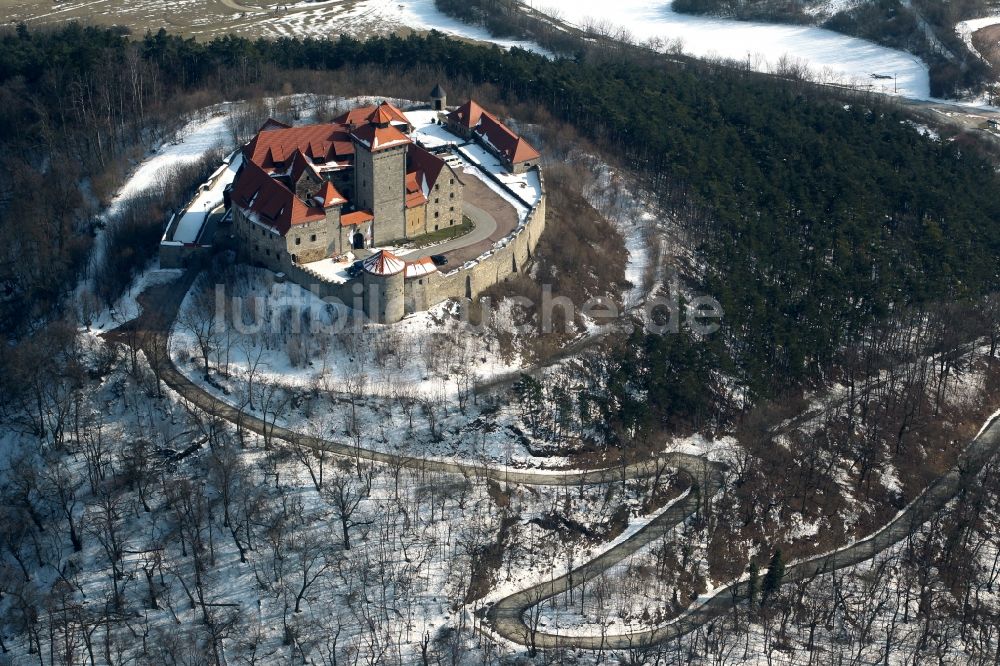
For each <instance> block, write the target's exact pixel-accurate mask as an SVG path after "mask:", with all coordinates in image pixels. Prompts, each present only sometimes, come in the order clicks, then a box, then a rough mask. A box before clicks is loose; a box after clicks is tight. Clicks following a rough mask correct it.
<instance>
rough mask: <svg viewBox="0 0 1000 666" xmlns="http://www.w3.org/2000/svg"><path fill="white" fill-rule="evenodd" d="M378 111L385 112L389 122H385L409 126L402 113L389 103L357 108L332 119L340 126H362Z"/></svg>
mask: <svg viewBox="0 0 1000 666" xmlns="http://www.w3.org/2000/svg"><path fill="white" fill-rule="evenodd" d="M379 109H383V110H385V112H386V113H388V115H389V116H390V120H389V121H387V122H394V123H403V124H405V125H407V126H409V124H410V121H409V120H407V119H406V116H405V115H404V114H403V112H402V111H400V110H399V109H398V108H396V107H395V106H393V105H392V104H390V103H389V102H382V103H381V104H379V105H378V106H359V107H358V108H356V109H351V110H350V111H348V112H347V113H343V114H341V115H339V116H337V117H336V118H334V122H336V123H340V124H342V125H362V124H364V123H366V122H368V121H369V119H370V117H371V115H372V114H373V113H375V112H376V111H378V110H379Z"/></svg>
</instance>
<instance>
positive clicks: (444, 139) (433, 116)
mask: <svg viewBox="0 0 1000 666" xmlns="http://www.w3.org/2000/svg"><path fill="white" fill-rule="evenodd" d="M440 113H441V112H440V111H432V110H431V109H419V110H417V111H407V112H406V113H404V114H403V115H404V116H406V119H407V120H409V121H410V124H411V125H412V126H413V132H411V133H410V137H411V138H412V139H413V140H414V141H416V142H417V143H418V144H420V145H422V146H423V147H424V148H427V149H428V150H430V149H433V148H440V147H442V146H454V145H458V144H460V143H465V139H463V138H461V137H457V136H455V135H454V134H452V133H451V132H449V131H448V130H447V129H445V127H444V126H443V125H439V124H438V123H437V122H436V121H437V118H438V116H439V115H440Z"/></svg>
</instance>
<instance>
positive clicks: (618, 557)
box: [105, 270, 1000, 650]
mask: <svg viewBox="0 0 1000 666" xmlns="http://www.w3.org/2000/svg"><path fill="white" fill-rule="evenodd" d="M196 274H197V273H196V271H194V270H189V271H188V272H187V273H186V274H185V276H183V277H182V278H180V279H179V280H178V281H176V282H174V283H170V284H166V285H158V286H155V287H152V288H150V289H148V290H147V291H146V292H144V293H143V294H142V295H141V296H140V297H139V298H140V303H141V304H142V306H143V314H142V315H140V316H139V317H138V318H136V319H134V320H132V321H130V322H128V323H127V324H125V325H124V326H122V327H120V328H118V329H115V330H114V331H110V332H108V333H107V334H105V335H106V337H107V338H108V339H110V340H114V341H118V342H122V343H125V344H134V345H135V346H136V347H138V348H139V349H140V350H142V351H143V352H144V353H145V354H147V357H149V355H150V354H151V353H156V351H157V350H162V349H165V348H166V347H165V345H166V344H167V342H168V339H169V335H170V327H171V325H172V323H173V320H174V319H175V317H176V315H177V310H178V308H179V307H180V303H181V301H182V300H183V297H184V294H186V293H187V289H188V288H189V287H190V285H191V283H192V282H193V280H194V277H195V275H196ZM147 313H149V314H147ZM160 379H162V380H163V381H164V383H166V384H167V385H168V386H169V387H170V388H172V389H173V390H175V391H177V393H179V394H180V395H181V396H183V397H184V398H185V399H186V400H188V401H190V402H191V403H193V404H194V405H196V406H197V407H198V408H199V409H201V410H203V411H205V412H206V413H208V414H211V415H213V416H216V417H219V418H224V419H226V420H228V421H230V422H232V423H235V424H239V426H241V427H243V428H246V429H248V430H251V431H253V432H257V433H260V434H262V435H264V434H267V435H269V436H271V437H276V438H278V439H281V440H284V441H286V442H289V443H292V444H295V445H299V446H306V447H310V448H313V449H317V450H323V451H328V452H330V453H333V454H335V455H339V456H344V457H349V458H361V459H364V460H370V461H374V462H379V463H386V464H390V465H403V466H406V467H410V468H415V469H421V470H426V471H437V472H444V473H452V474H462V475H464V476H467V477H485V478H488V479H493V480H495V481H504V482H510V483H520V484H525V485H537V486H573V485H579V484H583V483H588V484H589V483H609V482H616V481H622V480H623V479H635V478H643V477H648V476H652V475H655V474H656V473H657V470H658V468H662V467H663V466H664V465H669V466H671V467H675V468H677V469H678V470H679V471H680V472H681V473H682V474H684V475H685V476H687V477H688V479H689V480H690V482H691V488H690V490H689V491H688V492H686V493H685V494H684V495H682V496H681V497H679V498H678V499H676V500H675V501H674V502H673V503H672V504H670V505H669V506H668V507H667V508H666V509H665V510H664V511H663V512H662V513H661V514H659V515H658V516H657V517H656V518H654V519H653V520H651V521H650V522H649V523H648V524H647V525H645V526H644V527H643V528H641V529H640V530H638V531H637V532H636V533H635V534H633V535H632V536H630V537H629V538H628V539H626V540H624V541H623V542H621V543H620V544H618V545H616V546H614V547H612V548H610V549H609V550H607V551H605V552H604V553H602V554H601V555H599V556H598V557H596V558H595V559H593V560H590V561H589V562H586V563H585V564H582V565H581V566H579V567H576V568H575V569H573V570H571V572H570V573H568V574H566V575H564V576H561V577H559V578H556V579H554V580H550V581H545V582H543V583H540V584H538V585H535V586H532V587H529V588H527V589H525V590H521V591H520V592H517V593H515V594H512V595H509V596H507V597H505V598H503V599H501V600H500V601H498V602H496V603H495V604H493V605H492V606H491V607H490V608H489V609H488V610H487V611H486V613H485V617H484V623H483V627H484V628H485V629H488V630H491V631H492V632H494V633H495V634H497V635H499V636H501V637H503V638H505V639H508V640H510V641H513V642H515V643H518V644H521V645H527V646H530V647H532V648H555V647H572V648H583V649H592V650H607V649H628V648H636V647H643V646H650V645H655V644H657V643H660V642H663V641H667V640H671V639H674V638H677V637H679V636H683V635H685V634H687V633H690V632H692V631H695V630H696V629H698V628H699V627H701V626H703V625H705V624H707V623H709V622H711V621H713V620H715V619H717V618H719V617H720V616H722V615H724V614H726V613H727V612H729V611H730V610H731V609H732V608H733V606H734V605H735V604H737V603H739V602H741V601H743V600H745V599H746V598H747V592H748V590H747V584H746V582H745V581H738V582H735V583H732V584H730V585H727V586H725V587H722V588H719V589H717V590H715V591H714V592H713V594H711V595H709V596H706V597H704V598H702V599H700V600H699V601H698V602H697V603H696V604H694V605H693V606H692V607H690V608H689V609H687V610H686V611H684V612H683V613H682V614H681V615H679V616H678V617H677V618H675V619H674V620H672V621H671V622H669V623H667V624H664V625H662V626H660V627H657V628H656V629H651V630H647V631H637V632H629V633H623V634H613V635H607V636H603V637H602V636H560V635H557V634H552V633H546V632H542V631H537V630H536V631H532V628H531V627H530V626H529V622H526V621H525V614H526V613H527V612H528V611H529V610H530V609H531V608H532V607H534V606H536V605H538V604H539V603H541V602H542V601H544V600H545V599H548V598H550V597H552V596H555V595H557V594H560V593H562V592H565V591H567V590H569V589H570V588H571V587H575V586H577V585H580V584H581V583H583V582H586V581H588V580H591V579H593V578H595V577H596V576H599V575H600V574H602V573H604V572H605V571H607V570H608V569H609V568H611V567H612V566H614V565H615V564H617V563H618V562H620V561H622V560H623V559H625V558H626V557H628V556H629V555H631V554H633V553H635V552H636V551H637V550H639V549H640V548H642V547H643V546H645V545H647V544H649V543H651V542H652V541H654V540H656V539H658V538H660V537H662V536H663V535H664V534H666V533H667V532H669V531H670V530H671V529H673V528H674V527H675V526H677V525H678V524H679V523H681V522H682V521H683V520H685V519H686V518H687V517H688V516H690V515H692V514H694V513H695V512H696V511H697V510H698V508H699V506H700V504H701V498H702V497H711V496H713V495H714V494H715V493H716V492H717V491H718V490H719V488H720V487H721V483H722V469H721V468H720V466H719V465H718V464H716V463H712V462H709V461H707V460H705V459H703V458H698V457H695V456H690V455H686V454H681V453H668V454H663V455H661V456H659V457H657V458H654V459H652V460H647V461H643V462H640V463H634V464H631V465H628V466H625V467H615V468H605V469H596V470H588V471H564V472H563V471H531V470H517V469H508V468H502V469H501V468H496V467H487V466H483V465H475V464H465V463H457V462H449V461H444V460H428V459H422V458H411V457H406V456H399V455H396V454H391V453H385V452H381V451H373V450H369V449H361V448H356V447H354V446H351V445H349V444H344V443H339V442H333V441H329V440H325V439H320V438H318V437H313V436H310V435H306V434H303V433H299V432H295V431H293V430H290V429H288V428H284V427H282V426H277V425H272V424H269V423H265V422H264V421H263V420H261V419H259V418H257V417H255V416H252V415H249V414H246V413H244V412H242V411H241V410H239V409H237V408H235V407H233V406H232V405H230V404H228V403H227V402H225V401H223V400H221V399H219V398H217V397H215V396H214V395H212V394H211V393H208V392H207V391H206V390H205V389H203V388H201V387H200V386H198V385H197V384H195V383H193V382H192V381H191V380H189V379H188V378H187V377H186V376H184V375H183V374H182V373H181V372H180V371H179V370H178V369H177V368H176V367H175V366H174V364H173V361H172V360H170V359H169V357H168V358H166V359H164V363H163V367H162V368H161V369H160ZM998 448H1000V412H998V414H997V415H994V417H993V418H991V419H990V421H989V422H987V424H986V425H985V426H984V427H983V430H982V431H981V432H980V434H979V435H978V436H977V437H976V438H975V439H974V440H973V441H972V442H971V443H970V444H969V445H968V447H967V448H966V449H965V451H964V452H963V453H962V455H961V456H959V460H958V462H957V463H956V465H955V466H954V468H952V469H951V471H949V472H948V473H947V474H945V475H944V476H942V477H939V478H938V479H937V480H935V481H934V482H933V483H932V484H931V485H930V486H928V487H927V489H926V490H924V492H923V493H921V494H920V495H919V496H918V497H917V499H916V500H914V501H913V502H912V503H911V504H910V505H909V506H907V507H906V508H905V509H904V510H903V511H902V512H900V514H899V515H898V516H897V517H896V518H895V519H894V520H892V521H891V522H890V523H889V524H887V525H886V526H885V527H883V528H882V529H881V530H879V531H878V532H876V533H875V534H873V535H872V536H870V537H868V538H866V539H864V540H862V541H860V542H857V543H855V544H852V545H849V546H846V547H844V548H841V549H839V550H837V551H834V552H832V553H828V554H825V555H819V556H816V557H812V558H808V559H805V560H801V561H798V562H794V563H791V564H789V565H787V566H786V567H785V575H784V581H785V582H794V581H801V580H804V579H808V578H811V577H813V576H815V575H817V574H820V573H824V572H830V571H835V570H838V569H843V568H846V567H850V566H854V565H856V564H858V563H861V562H864V561H866V560H869V559H871V558H872V557H874V556H875V555H877V554H878V553H880V552H882V551H884V550H886V549H887V548H889V547H891V546H893V545H895V544H897V543H899V542H900V541H902V540H904V539H905V538H906V537H907V536H908V535H909V534H911V533H912V532H913V530H914V529H915V528H916V527H918V526H919V525H921V524H922V523H924V522H926V521H927V520H928V519H929V518H930V517H931V516H932V515H933V514H934V513H936V512H937V511H939V510H940V509H941V508H942V507H944V505H945V504H946V503H947V502H948V501H949V500H951V499H952V498H953V497H955V495H956V494H958V493H959V491H960V490H962V488H964V487H966V485H967V483H968V482H969V480H970V479H971V478H973V477H974V476H975V474H976V473H977V472H978V471H979V470H981V469H982V467H983V466H984V465H985V464H986V463H987V462H988V461H989V459H990V458H991V457H992V456H993V455H994V454H995V453H996V452H997V450H998ZM702 485H703V486H704V487H702Z"/></svg>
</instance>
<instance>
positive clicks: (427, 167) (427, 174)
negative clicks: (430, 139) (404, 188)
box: [406, 146, 444, 190]
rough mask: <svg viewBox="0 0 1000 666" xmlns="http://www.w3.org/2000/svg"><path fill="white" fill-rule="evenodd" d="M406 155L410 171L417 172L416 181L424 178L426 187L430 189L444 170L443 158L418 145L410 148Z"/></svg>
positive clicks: (419, 181)
mask: <svg viewBox="0 0 1000 666" xmlns="http://www.w3.org/2000/svg"><path fill="white" fill-rule="evenodd" d="M406 156H407V162H408V166H409V169H410V171H412V172H414V173H416V174H417V181H416V182H417V183H421V180H426V182H427V189H428V190H430V189H432V188H433V187H434V183H436V182H437V179H438V176H440V175H441V172H442V171H443V170H444V160H442V159H441V158H440V157H438V156H437V155H435V154H434V153H431V152H428V151H426V150H424V149H423V148H421V147H420V146H413V147H412V148H410V150H409V151H408V152H407V155H406Z"/></svg>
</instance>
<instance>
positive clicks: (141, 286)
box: [87, 259, 184, 335]
mask: <svg viewBox="0 0 1000 666" xmlns="http://www.w3.org/2000/svg"><path fill="white" fill-rule="evenodd" d="M183 273H184V271H183V270H181V269H179V268H160V260H159V259H154V260H153V262H152V264H150V265H149V267H147V268H146V270H145V271H143V272H142V274H140V275H139V276H138V277H137V278H136V279H135V280H134V281H133V282H132V284H131V286H130V287H129V288H128V290H127V291H126V292H125V293H124V294H123V295H122V296H121V298H119V299H118V301H117V302H116V303H115V304H114V307H110V308H105V309H104V310H102V311H101V312H100V313H98V314H97V315H96V316H95V317H93V319H92V320H91V323H90V325H89V326H88V327H87V330H88V331H90V332H91V333H93V334H95V335H96V334H98V333H103V332H105V331H110V330H111V329H113V328H117V327H118V326H121V325H122V324H123V323H125V322H127V321H129V320H131V319H135V318H136V317H138V316H139V315H140V314H141V312H142V308H141V307H139V304H138V302H136V300H135V299H136V297H137V296H138V295H139V294H141V293H142V292H143V291H145V290H146V289H147V288H148V287H152V286H154V285H158V284H164V283H167V282H170V281H171V280H176V279H177V278H178V277H180V276H181V274H183Z"/></svg>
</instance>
